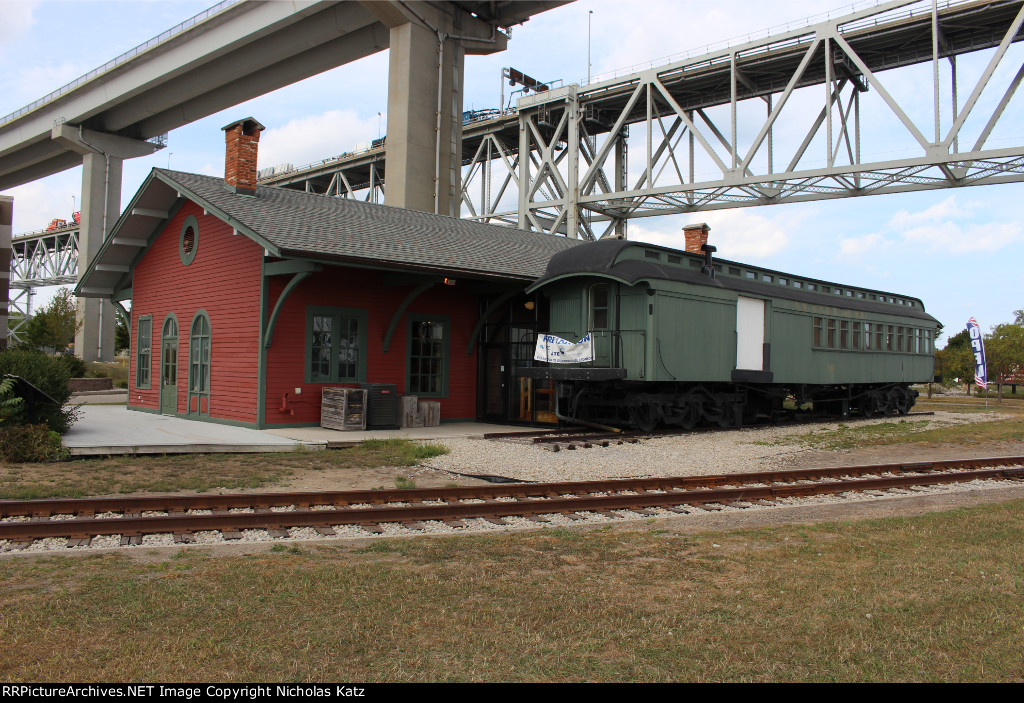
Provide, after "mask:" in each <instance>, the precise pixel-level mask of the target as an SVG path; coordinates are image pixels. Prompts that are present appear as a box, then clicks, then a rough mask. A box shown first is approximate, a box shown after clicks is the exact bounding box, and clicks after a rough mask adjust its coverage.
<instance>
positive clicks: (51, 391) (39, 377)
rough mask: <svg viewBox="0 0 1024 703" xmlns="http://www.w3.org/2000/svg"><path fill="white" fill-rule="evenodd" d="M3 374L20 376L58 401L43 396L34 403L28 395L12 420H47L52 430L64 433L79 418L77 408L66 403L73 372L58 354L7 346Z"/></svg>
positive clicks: (0, 357) (1, 356)
mask: <svg viewBox="0 0 1024 703" xmlns="http://www.w3.org/2000/svg"><path fill="white" fill-rule="evenodd" d="M3 374H13V375H14V376H20V377H21V378H23V379H25V380H26V381H28V382H29V383H31V384H32V385H34V386H35V387H36V388H38V389H39V390H41V391H42V392H43V393H46V394H47V395H48V396H50V397H51V398H53V399H54V400H55V401H57V405H54V404H52V403H50V402H48V401H46V400H43V399H38V400H37V402H35V403H32V402H30V400H29V399H26V402H25V404H24V407H23V408H22V409H21V410H19V411H18V412H15V413H13V414H12V415H11V417H10V418H8V421H7V422H8V423H9V424H13V425H35V424H40V423H45V424H46V425H48V426H49V427H50V429H51V430H54V431H56V432H59V433H60V434H64V433H65V432H67V431H68V428H70V427H71V425H72V423H73V422H74V421H75V420H76V419H78V409H77V408H76V407H71V406H66V405H65V403H67V401H68V399H69V398H70V397H71V389H70V388H68V380H69V379H70V378H71V374H70V372H69V369H68V366H67V364H66V363H65V362H63V361H61V360H60V359H59V358H56V357H52V356H48V355H46V354H43V353H42V352H37V351H29V350H25V349H8V350H6V351H3V352H0V376H2V375H3ZM22 395H23V394H22Z"/></svg>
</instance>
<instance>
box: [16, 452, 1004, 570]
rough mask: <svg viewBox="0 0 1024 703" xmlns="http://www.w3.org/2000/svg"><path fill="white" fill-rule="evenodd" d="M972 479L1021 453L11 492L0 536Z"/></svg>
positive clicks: (84, 537) (433, 515)
mask: <svg viewBox="0 0 1024 703" xmlns="http://www.w3.org/2000/svg"><path fill="white" fill-rule="evenodd" d="M979 479H982V480H991V479H1014V480H1022V479H1024V457H1000V458H987V459H969V460H953V461H940V462H926V463H916V464H881V465H873V466H857V467H838V468H822V469H800V470H794V471H772V472H756V473H736V474H723V475H715V476H689V477H669V478H637V479H614V480H603V481H586V482H566V483H518V484H501V485H489V486H461V487H452V488H415V489H394V490H375V491H344V492H305V493H245V494H228V495H195V496H149V497H142V498H105V499H78V498H67V499H56V500H10V501H0V548H2V549H3V550H4V551H10V550H16V549H25V548H28V547H30V546H31V545H32V544H33V542H34V541H35V540H41V539H52V538H60V539H66V540H67V546H68V547H75V546H87V545H89V544H90V541H91V540H92V539H94V538H96V537H101V536H103V537H107V536H111V535H117V536H120V544H121V545H122V546H127V545H133V544H142V542H143V540H142V538H143V536H144V535H154V534H163V535H167V534H170V535H173V539H174V542H177V543H191V542H195V541H196V534H197V533H201V532H209V531H218V532H220V533H221V535H222V537H223V538H224V539H226V540H231V539H241V538H243V536H244V535H243V533H242V531H243V530H266V531H267V532H268V533H269V536H270V537H276V538H286V537H291V536H294V535H292V534H291V532H290V530H293V529H296V528H314V529H315V530H316V531H317V532H318V533H319V534H321V535H332V534H336V532H335V529H334V528H335V527H337V526H358V527H360V528H361V529H362V530H363V531H365V532H366V533H367V534H382V533H384V532H385V531H386V530H385V529H384V528H383V527H382V526H384V525H392V524H398V525H402V526H404V527H406V528H410V529H413V530H423V529H425V523H427V522H430V521H437V522H441V523H444V524H447V525H448V526H449V527H461V526H465V523H464V522H463V520H466V519H470V518H482V519H484V520H487V521H490V522H492V523H496V524H499V525H501V524H508V519H509V518H512V517H519V518H524V519H526V520H528V521H531V522H535V523H538V524H543V523H548V522H551V519H552V516H554V515H561V516H564V517H566V518H568V519H569V520H585V519H587V517H586V516H587V515H588V514H597V515H602V516H605V517H613V518H623V517H625V516H623V515H620V514H617V513H615V512H614V511H629V512H631V513H635V514H639V515H655V514H658V515H664V514H665V512H658V511H667V512H668V513H687V512H692V511H694V510H703V511H708V510H721V509H723V508H724V507H726V506H733V507H753V506H756V505H765V506H766V505H772V504H777V503H778V502H779V501H784V500H786V499H790V498H797V497H805V496H812V495H822V494H838V493H852V492H864V491H869V492H870V491H876V492H878V491H882V492H884V491H889V490H892V489H897V488H899V489H906V488H911V487H915V486H933V485H938V484H951V483H962V482H968V481H975V480H979Z"/></svg>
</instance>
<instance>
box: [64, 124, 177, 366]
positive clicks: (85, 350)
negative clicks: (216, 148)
mask: <svg viewBox="0 0 1024 703" xmlns="http://www.w3.org/2000/svg"><path fill="white" fill-rule="evenodd" d="M50 136H51V138H52V139H54V140H56V141H58V142H61V144H62V145H63V146H65V147H67V148H69V149H71V150H73V151H75V152H77V153H79V154H81V155H82V221H81V229H80V231H79V235H78V252H79V253H78V256H79V267H78V278H79V280H81V278H82V275H83V274H84V273H85V269H86V267H87V266H88V262H90V261H92V260H93V258H94V257H95V256H96V254H97V253H98V252H99V250H100V247H101V246H102V245H103V240H104V239H106V237H107V235H108V234H109V233H110V230H111V229H112V228H113V226H114V223H115V222H117V218H118V217H119V216H120V214H121V172H122V164H123V162H124V160H125V159H130V158H134V157H137V156H147V155H149V154H152V153H153V152H154V151H156V150H157V149H158V148H160V147H159V146H158V145H157V144H154V143H152V142H145V141H140V140H137V139H129V138H127V137H120V136H117V135H114V134H105V133H103V132H96V131H93V130H90V129H84V128H82V127H76V126H73V125H67V124H64V125H58V126H57V127H54V128H53V131H52V133H51V135H50ZM114 315H115V313H114V306H113V305H112V304H111V303H110V301H108V300H105V299H101V298H79V299H78V320H79V321H80V322H81V323H82V327H81V329H79V331H78V334H76V335H75V354H76V355H77V356H79V357H81V358H82V359H83V360H85V361H112V360H113V358H114V354H115V353H116V351H117V350H116V349H114V327H115V319H116V318H115V317H114Z"/></svg>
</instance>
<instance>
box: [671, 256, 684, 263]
mask: <svg viewBox="0 0 1024 703" xmlns="http://www.w3.org/2000/svg"><path fill="white" fill-rule="evenodd" d="M682 261H683V257H681V256H672V255H671V254H669V256H668V262H669V263H670V264H679V263H682Z"/></svg>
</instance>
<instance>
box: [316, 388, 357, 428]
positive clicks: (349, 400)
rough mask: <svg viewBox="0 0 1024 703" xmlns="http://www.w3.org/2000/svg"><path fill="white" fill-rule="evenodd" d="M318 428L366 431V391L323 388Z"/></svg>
mask: <svg viewBox="0 0 1024 703" xmlns="http://www.w3.org/2000/svg"><path fill="white" fill-rule="evenodd" d="M320 426H321V427H326V428H327V429H331V430H342V431H352V430H365V429H366V391H365V390H363V389H362V388H324V389H323V392H322V394H321V402H320Z"/></svg>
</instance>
